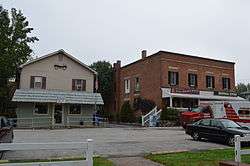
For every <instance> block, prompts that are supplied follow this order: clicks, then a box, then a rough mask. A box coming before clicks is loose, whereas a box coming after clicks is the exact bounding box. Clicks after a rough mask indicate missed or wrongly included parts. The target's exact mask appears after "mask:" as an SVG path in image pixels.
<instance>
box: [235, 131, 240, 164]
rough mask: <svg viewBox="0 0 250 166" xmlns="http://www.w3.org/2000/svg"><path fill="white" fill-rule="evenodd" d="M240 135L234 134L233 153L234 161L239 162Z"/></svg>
mask: <svg viewBox="0 0 250 166" xmlns="http://www.w3.org/2000/svg"><path fill="white" fill-rule="evenodd" d="M240 142H241V141H240V136H239V135H235V136H234V153H235V161H236V162H238V163H240V162H241V156H240V155H241V153H240V151H241V146H240Z"/></svg>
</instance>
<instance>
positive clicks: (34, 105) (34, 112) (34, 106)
mask: <svg viewBox="0 0 250 166" xmlns="http://www.w3.org/2000/svg"><path fill="white" fill-rule="evenodd" d="M36 104H46V106H47V114H39V113H36V111H35V109H36ZM33 115H39V116H46V115H49V105H48V103H34V104H33Z"/></svg>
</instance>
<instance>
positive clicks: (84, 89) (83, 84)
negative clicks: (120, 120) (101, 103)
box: [82, 80, 86, 91]
mask: <svg viewBox="0 0 250 166" xmlns="http://www.w3.org/2000/svg"><path fill="white" fill-rule="evenodd" d="M82 91H86V80H82Z"/></svg>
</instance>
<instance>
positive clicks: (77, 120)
mask: <svg viewBox="0 0 250 166" xmlns="http://www.w3.org/2000/svg"><path fill="white" fill-rule="evenodd" d="M8 120H9V122H10V125H12V126H13V127H14V128H21V129H25V128H55V127H85V126H102V127H103V126H107V124H108V119H107V118H102V117H98V116H96V117H95V118H93V116H75V115H68V116H67V117H66V119H65V121H64V122H63V123H61V124H55V123H54V121H53V118H52V117H32V118H9V119H8Z"/></svg>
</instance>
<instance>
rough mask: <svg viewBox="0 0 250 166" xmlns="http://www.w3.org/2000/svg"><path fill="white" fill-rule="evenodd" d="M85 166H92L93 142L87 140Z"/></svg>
mask: <svg viewBox="0 0 250 166" xmlns="http://www.w3.org/2000/svg"><path fill="white" fill-rule="evenodd" d="M86 160H87V166H93V140H92V139H87V153H86Z"/></svg>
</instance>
